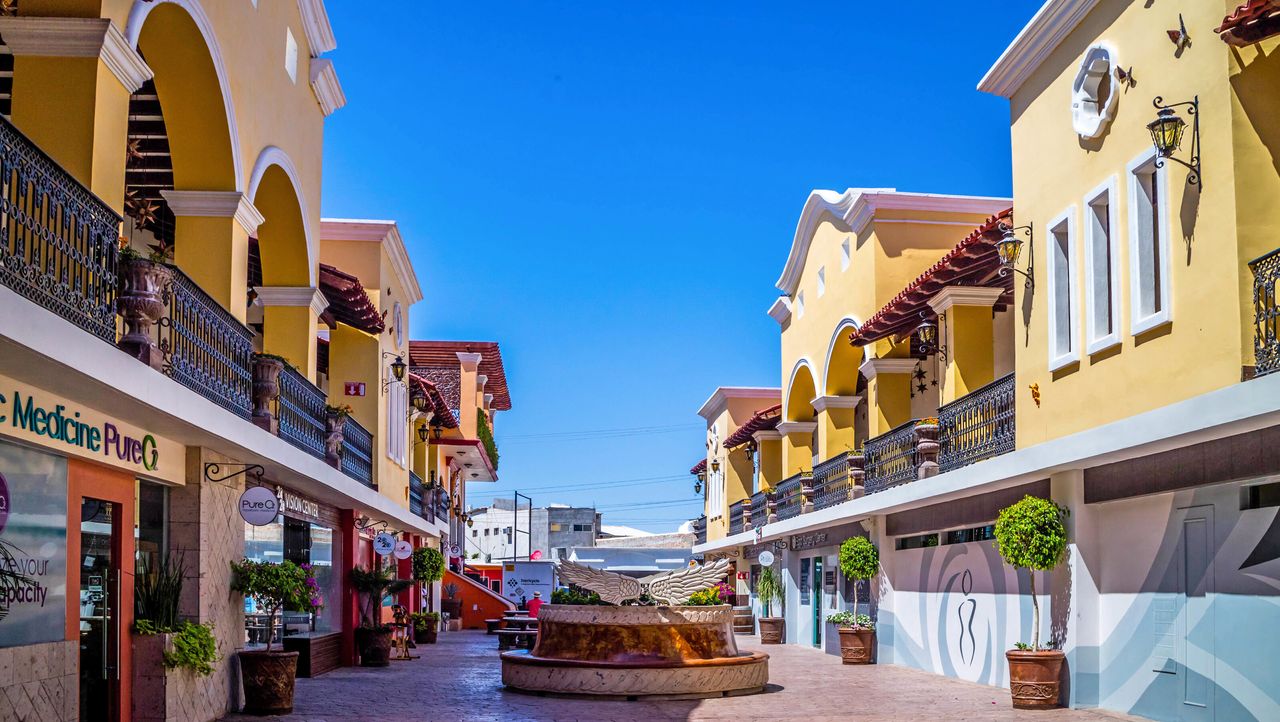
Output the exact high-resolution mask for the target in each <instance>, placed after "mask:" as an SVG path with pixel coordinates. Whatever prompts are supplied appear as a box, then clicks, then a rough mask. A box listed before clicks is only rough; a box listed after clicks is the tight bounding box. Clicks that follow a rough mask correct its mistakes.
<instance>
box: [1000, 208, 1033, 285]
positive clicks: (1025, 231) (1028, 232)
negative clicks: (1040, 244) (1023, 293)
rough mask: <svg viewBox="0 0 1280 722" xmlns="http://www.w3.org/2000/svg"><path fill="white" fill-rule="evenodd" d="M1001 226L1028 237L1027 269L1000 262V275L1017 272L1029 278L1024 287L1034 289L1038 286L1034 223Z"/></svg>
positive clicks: (1003, 228) (1002, 276) (1002, 228)
mask: <svg viewBox="0 0 1280 722" xmlns="http://www.w3.org/2000/svg"><path fill="white" fill-rule="evenodd" d="M1000 227H1001V230H1007V231H1010V232H1012V233H1021V234H1022V235H1024V236H1026V237H1027V270H1025V271H1023V270H1022V269H1020V268H1018V267H1017V266H1016V265H1014V266H1006V265H1004V264H1000V271H999V275H1000V277H1001V278H1004V277H1005V276H1007V275H1009V274H1010V273H1016V274H1018V275H1020V276H1022V277H1023V278H1025V279H1027V280H1026V281H1025V282H1024V283H1023V288H1025V289H1027V290H1028V291H1034V290H1035V287H1036V278H1035V275H1036V236H1035V228H1034V225H1033V224H1031V223H1028V224H1027V225H1025V226H1010V225H1005V224H1001V226H1000Z"/></svg>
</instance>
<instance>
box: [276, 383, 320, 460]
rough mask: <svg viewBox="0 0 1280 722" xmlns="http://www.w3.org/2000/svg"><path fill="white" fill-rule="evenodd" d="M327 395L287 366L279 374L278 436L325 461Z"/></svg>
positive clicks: (277, 402)
mask: <svg viewBox="0 0 1280 722" xmlns="http://www.w3.org/2000/svg"><path fill="white" fill-rule="evenodd" d="M325 402H326V399H325V395H324V392H323V391H321V390H320V389H318V388H316V385H315V384H313V383H311V382H310V381H308V380H307V377H305V376H303V375H302V374H301V373H298V371H297V369H295V368H293V367H292V366H288V365H286V366H285V367H284V370H283V371H281V372H280V396H279V397H277V398H276V412H275V413H276V419H277V420H278V421H279V427H278V430H277V433H278V434H279V436H280V438H282V439H284V440H285V441H288V442H289V443H290V444H293V445H294V446H296V447H298V448H299V449H302V450H303V451H305V452H307V453H308V454H311V455H312V456H314V457H316V458H318V459H323V458H324V456H325V454H324V452H325V444H324V440H325V437H326V436H327V435H328V433H327V429H328V426H327V416H328V414H327V413H326V411H325Z"/></svg>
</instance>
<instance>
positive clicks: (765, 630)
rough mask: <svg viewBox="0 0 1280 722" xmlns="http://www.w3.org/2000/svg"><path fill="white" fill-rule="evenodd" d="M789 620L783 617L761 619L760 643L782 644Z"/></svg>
mask: <svg viewBox="0 0 1280 722" xmlns="http://www.w3.org/2000/svg"><path fill="white" fill-rule="evenodd" d="M786 627H787V620H786V619H783V618H782V617H761V618H760V643H761V644H782V640H783V636H784V634H785V632H786Z"/></svg>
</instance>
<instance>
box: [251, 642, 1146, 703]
mask: <svg viewBox="0 0 1280 722" xmlns="http://www.w3.org/2000/svg"><path fill="white" fill-rule="evenodd" d="M738 644H739V646H740V647H742V648H743V649H753V650H754V649H761V650H763V651H766V652H768V653H769V655H770V660H769V682H770V685H769V689H768V691H766V692H765V693H763V694H758V695H751V696H745V697H723V698H716V699H703V700H689V701H662V702H645V701H635V702H628V701H623V700H619V701H614V700H591V699H577V698H565V697H539V696H534V695H528V694H521V693H518V692H511V691H507V690H505V689H503V687H502V684H501V674H500V670H499V661H498V652H497V639H496V638H495V637H491V636H488V635H486V634H485V633H484V632H452V633H449V634H441V635H440V642H439V644H436V645H423V646H421V647H419V648H418V649H417V650H416V653H417V654H421V655H422V657H421V659H417V660H414V661H410V662H393V663H392V665H391V667H390V668H384V669H363V668H344V669H340V670H337V671H335V672H330V673H329V674H326V675H324V676H322V677H319V678H317V679H300V680H298V687H297V692H296V695H295V704H294V714H293V715H291V716H288V717H276V718H272V719H289V720H309V721H312V722H320V721H322V720H323V721H326V722H338V721H339V720H429V721H431V722H436V721H439V722H455V721H459V722H460V721H463V720H466V721H470V720H477V721H481V720H556V721H557V722H560V721H563V722H572V721H576V720H582V721H583V722H609V721H611V720H617V721H619V722H654V721H657V720H735V721H741V720H780V719H781V720H789V719H797V720H800V719H802V720H806V722H816V721H818V720H917V719H923V720H1013V719H1023V720H1045V721H1052V720H1059V721H1062V720H1121V719H1135V718H1131V717H1126V716H1124V715H1118V714H1112V713H1108V712H1102V711H1096V710H1067V709H1057V710H1051V711H1047V712H1020V711H1017V710H1014V709H1012V708H1011V707H1010V706H1009V692H1008V690H1005V689H998V688H994V687H987V686H985V685H980V684H972V683H969V682H961V681H959V680H955V679H950V678H947V677H940V676H938V675H934V674H929V673H926V672H921V671H918V670H914V669H908V668H905V667H898V666H895V665H869V666H846V665H842V664H840V660H839V658H838V657H835V656H832V655H828V654H823V653H822V652H819V651H818V650H815V649H809V648H803V647H797V646H794V645H769V646H764V647H762V646H760V645H759V643H758V639H756V638H755V637H738ZM229 719H233V720H250V719H261V718H251V717H242V716H233V717H231V718H229Z"/></svg>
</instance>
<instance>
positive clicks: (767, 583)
mask: <svg viewBox="0 0 1280 722" xmlns="http://www.w3.org/2000/svg"><path fill="white" fill-rule="evenodd" d="M785 594H786V587H784V586H783V585H782V578H781V577H779V576H778V573H777V572H775V571H773V567H765V568H764V569H761V570H760V576H759V577H757V578H756V598H758V599H759V600H760V602H761V603H762V604H764V616H766V617H769V616H772V615H771V614H770V613H769V612H770V611H771V609H772V605H773V603H774V602H781V601H782V598H783V596H784V595H785Z"/></svg>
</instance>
